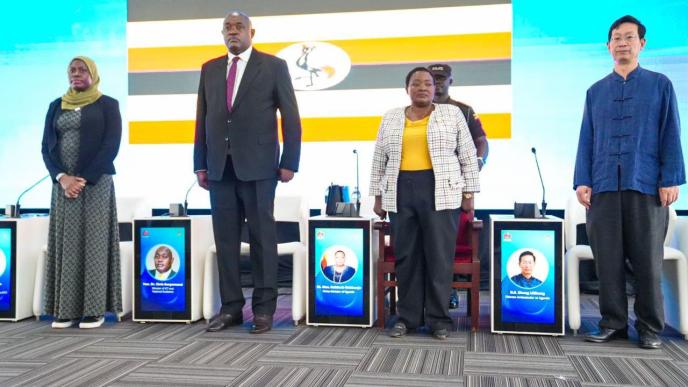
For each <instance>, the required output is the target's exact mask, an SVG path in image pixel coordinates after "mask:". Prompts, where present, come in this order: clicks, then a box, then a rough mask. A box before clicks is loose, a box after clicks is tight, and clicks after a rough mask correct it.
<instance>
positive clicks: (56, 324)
mask: <svg viewBox="0 0 688 387" xmlns="http://www.w3.org/2000/svg"><path fill="white" fill-rule="evenodd" d="M74 322H75V321H74V320H72V319H69V318H56V319H55V320H53V323H52V325H51V326H52V328H53V329H64V328H69V327H71V326H72V325H74Z"/></svg>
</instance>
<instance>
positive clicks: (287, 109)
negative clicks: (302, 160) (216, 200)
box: [194, 48, 301, 181]
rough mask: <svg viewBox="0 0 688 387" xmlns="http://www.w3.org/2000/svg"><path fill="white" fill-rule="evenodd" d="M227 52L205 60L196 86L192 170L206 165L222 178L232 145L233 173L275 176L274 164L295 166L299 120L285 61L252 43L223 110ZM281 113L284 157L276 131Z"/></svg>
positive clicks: (210, 172)
mask: <svg viewBox="0 0 688 387" xmlns="http://www.w3.org/2000/svg"><path fill="white" fill-rule="evenodd" d="M227 61H228V58H227V56H226V55H225V56H222V57H219V58H216V59H213V60H210V61H208V62H206V63H205V64H203V67H202V69H201V81H200V84H199V86H198V105H197V111H196V136H195V141H194V171H199V170H207V171H208V178H209V179H210V180H221V179H222V174H223V171H224V168H225V163H226V161H227V152H228V148H229V147H231V156H232V162H233V164H234V169H235V172H236V175H237V177H238V178H239V179H240V180H243V181H252V180H262V179H268V178H275V177H276V176H277V169H278V168H285V169H289V170H292V171H297V170H298V166H299V156H300V152H301V120H300V118H299V110H298V106H297V105H296V96H295V94H294V88H293V86H292V83H291V78H290V76H289V71H288V69H287V64H286V62H285V61H284V60H282V59H280V58H277V57H275V56H273V55H268V54H264V53H262V52H259V51H257V50H256V49H255V48H254V49H253V51H252V52H251V56H250V58H249V60H248V63H247V64H246V69H245V70H244V75H243V77H242V79H241V83H240V84H239V89H238V91H237V95H236V97H235V99H234V104H233V108H232V111H231V112H229V111H227V102H226V101H227V97H226V96H227ZM277 109H279V110H280V114H281V116H282V137H283V141H284V146H283V148H284V149H283V151H282V157H281V159H280V146H279V140H278V136H277V116H276V112H277Z"/></svg>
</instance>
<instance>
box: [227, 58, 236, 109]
mask: <svg viewBox="0 0 688 387" xmlns="http://www.w3.org/2000/svg"><path fill="white" fill-rule="evenodd" d="M238 61H239V57H238V56H235V57H234V58H232V65H231V66H229V74H227V110H229V111H230V112H231V111H232V97H234V82H236V73H237V62H238Z"/></svg>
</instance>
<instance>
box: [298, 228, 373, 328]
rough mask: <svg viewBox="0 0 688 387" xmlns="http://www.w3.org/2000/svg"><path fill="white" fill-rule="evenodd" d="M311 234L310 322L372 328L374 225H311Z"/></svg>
mask: <svg viewBox="0 0 688 387" xmlns="http://www.w3.org/2000/svg"><path fill="white" fill-rule="evenodd" d="M314 223H315V224H314ZM309 233H310V234H309V265H308V266H309V305H308V307H309V322H313V323H330V324H352V325H353V324H356V325H366V324H369V323H370V322H369V321H368V320H370V318H369V316H368V315H369V311H370V300H369V297H368V296H369V294H370V281H369V276H370V267H369V265H370V263H369V261H370V222H369V221H363V222H360V221H336V220H333V221H311V222H310V226H309Z"/></svg>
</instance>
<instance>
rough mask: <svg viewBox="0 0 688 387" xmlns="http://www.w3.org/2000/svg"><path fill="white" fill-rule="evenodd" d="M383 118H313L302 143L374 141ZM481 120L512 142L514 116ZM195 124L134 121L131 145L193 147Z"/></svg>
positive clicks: (305, 122) (495, 135) (306, 122)
mask: <svg viewBox="0 0 688 387" xmlns="http://www.w3.org/2000/svg"><path fill="white" fill-rule="evenodd" d="M381 119H382V117H311V118H302V119H301V125H302V127H303V134H302V141H304V142H321V141H374V140H375V138H376V135H377V130H378V127H379V126H380V120H381ZM480 120H481V121H482V123H483V127H484V128H485V131H486V132H487V137H488V138H489V139H509V138H511V113H488V114H481V115H480ZM194 127H195V123H194V121H193V120H181V121H132V122H130V123H129V143H130V144H192V143H193V141H194Z"/></svg>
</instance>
